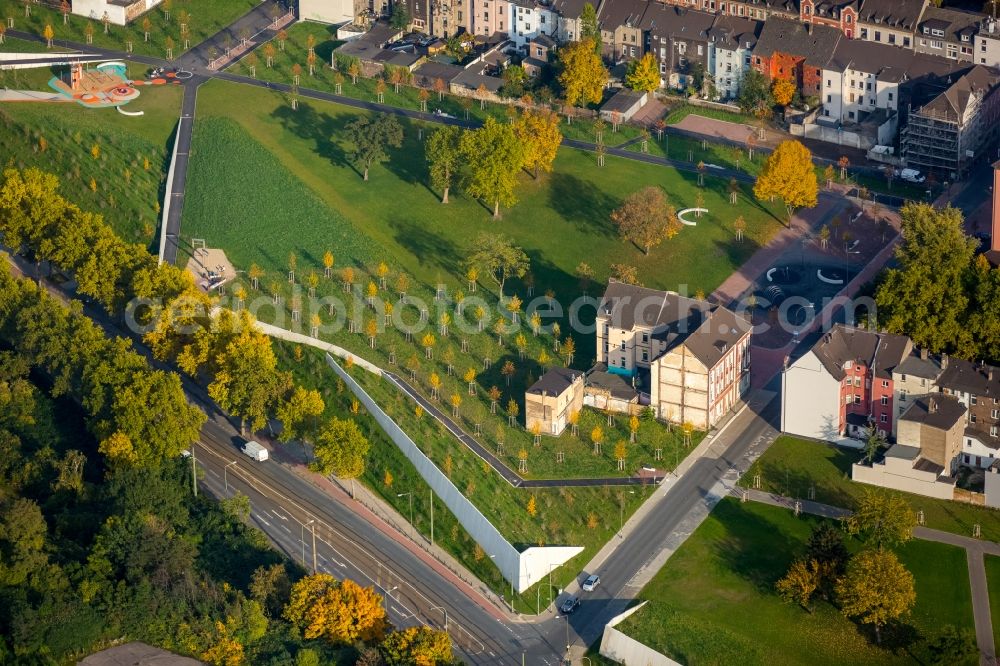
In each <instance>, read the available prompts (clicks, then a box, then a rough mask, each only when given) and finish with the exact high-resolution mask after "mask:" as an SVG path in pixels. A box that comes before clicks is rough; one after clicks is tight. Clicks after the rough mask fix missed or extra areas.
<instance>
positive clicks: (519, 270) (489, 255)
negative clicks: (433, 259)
mask: <svg viewBox="0 0 1000 666" xmlns="http://www.w3.org/2000/svg"><path fill="white" fill-rule="evenodd" d="M466 263H467V264H468V265H469V267H470V268H475V269H478V270H484V271H486V273H487V274H488V275H489V276H490V278H491V279H492V280H493V281H494V282H495V283H496V284H497V286H498V287H499V288H500V297H501V298H503V287H504V284H505V283H506V282H507V278H509V277H524V275H525V273H527V272H528V267H529V266H530V261H529V259H528V255H527V254H526V253H525V252H524V250H522V249H521V248H520V247H518V246H516V245H514V242H513V241H512V240H511V239H509V238H507V237H506V236H504V235H503V234H491V233H487V232H485V231H483V232H480V234H479V236H477V237H476V241H475V243H474V244H473V246H472V252H471V253H470V254H469V258H468V260H467V262H466Z"/></svg>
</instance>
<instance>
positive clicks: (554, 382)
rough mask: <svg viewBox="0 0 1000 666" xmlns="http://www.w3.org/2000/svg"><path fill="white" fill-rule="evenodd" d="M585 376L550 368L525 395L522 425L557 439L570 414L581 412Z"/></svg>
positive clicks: (564, 369) (567, 370) (566, 369)
mask: <svg viewBox="0 0 1000 666" xmlns="http://www.w3.org/2000/svg"><path fill="white" fill-rule="evenodd" d="M583 378H584V375H583V373H582V372H580V371H578V370H570V369H568V368H552V369H550V370H548V371H547V372H546V373H545V374H544V375H542V376H541V378H539V380H538V381H537V382H535V383H534V384H532V385H531V386H530V387H529V388H528V390H527V391H525V393H524V425H525V427H526V428H527V429H528V430H529V431H532V430H533V429H534V428H535V427H538V428H539V430H540V432H541V433H543V434H546V435H555V436H558V435H560V434H562V431H563V430H565V429H566V426H567V425H568V424H569V417H570V415H571V414H572V413H573V412H579V411H580V410H581V409H583V383H584V379H583Z"/></svg>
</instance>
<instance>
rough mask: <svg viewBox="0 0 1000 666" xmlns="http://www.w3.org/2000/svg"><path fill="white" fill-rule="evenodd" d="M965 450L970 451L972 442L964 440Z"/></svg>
mask: <svg viewBox="0 0 1000 666" xmlns="http://www.w3.org/2000/svg"><path fill="white" fill-rule="evenodd" d="M965 448H967V449H971V448H972V440H971V439H966V440H965Z"/></svg>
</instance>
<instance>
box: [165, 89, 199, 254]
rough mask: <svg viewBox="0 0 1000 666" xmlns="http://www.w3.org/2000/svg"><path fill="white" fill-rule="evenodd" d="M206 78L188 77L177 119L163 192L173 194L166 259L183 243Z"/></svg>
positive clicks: (167, 226)
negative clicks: (196, 128) (196, 118)
mask: <svg viewBox="0 0 1000 666" xmlns="http://www.w3.org/2000/svg"><path fill="white" fill-rule="evenodd" d="M203 82H204V79H203V78H202V77H200V76H196V77H194V78H191V79H189V80H188V81H187V82H186V84H185V85H184V98H183V100H182V101H181V116H180V119H179V120H178V121H177V129H176V138H175V141H176V146H177V154H176V155H175V156H174V158H173V165H172V166H173V169H174V177H173V180H172V181H171V182H170V191H169V192H166V193H165V195H164V196H167V197H170V206H169V208H168V209H167V219H166V227H165V228H164V229H163V230H162V232H161V233H163V234H164V235H165V236H166V239H167V240H166V243H164V245H163V260H164V261H165V262H167V263H169V264H176V263H177V252H178V249H179V247H180V232H181V215H182V214H183V212H184V190H185V189H186V187H187V170H188V157H189V155H190V154H191V136H192V134H193V133H194V114H195V108H196V106H197V100H198V86H200V85H201V84H202V83H203Z"/></svg>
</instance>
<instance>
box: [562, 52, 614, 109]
mask: <svg viewBox="0 0 1000 666" xmlns="http://www.w3.org/2000/svg"><path fill="white" fill-rule="evenodd" d="M607 81H608V70H607V69H605V67H604V63H603V62H601V56H599V55H598V54H597V52H596V51H595V50H594V41H593V40H592V39H589V38H586V39H582V40H580V41H578V42H570V43H569V44H567V45H565V46H563V47H562V48H560V49H559V85H561V86H562V89H563V97H564V98H565V99H566V103H567V104H569V105H570V106H583V105H585V104H597V103H598V102H600V101H601V98H602V97H603V95H604V84H605V83H607Z"/></svg>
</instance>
